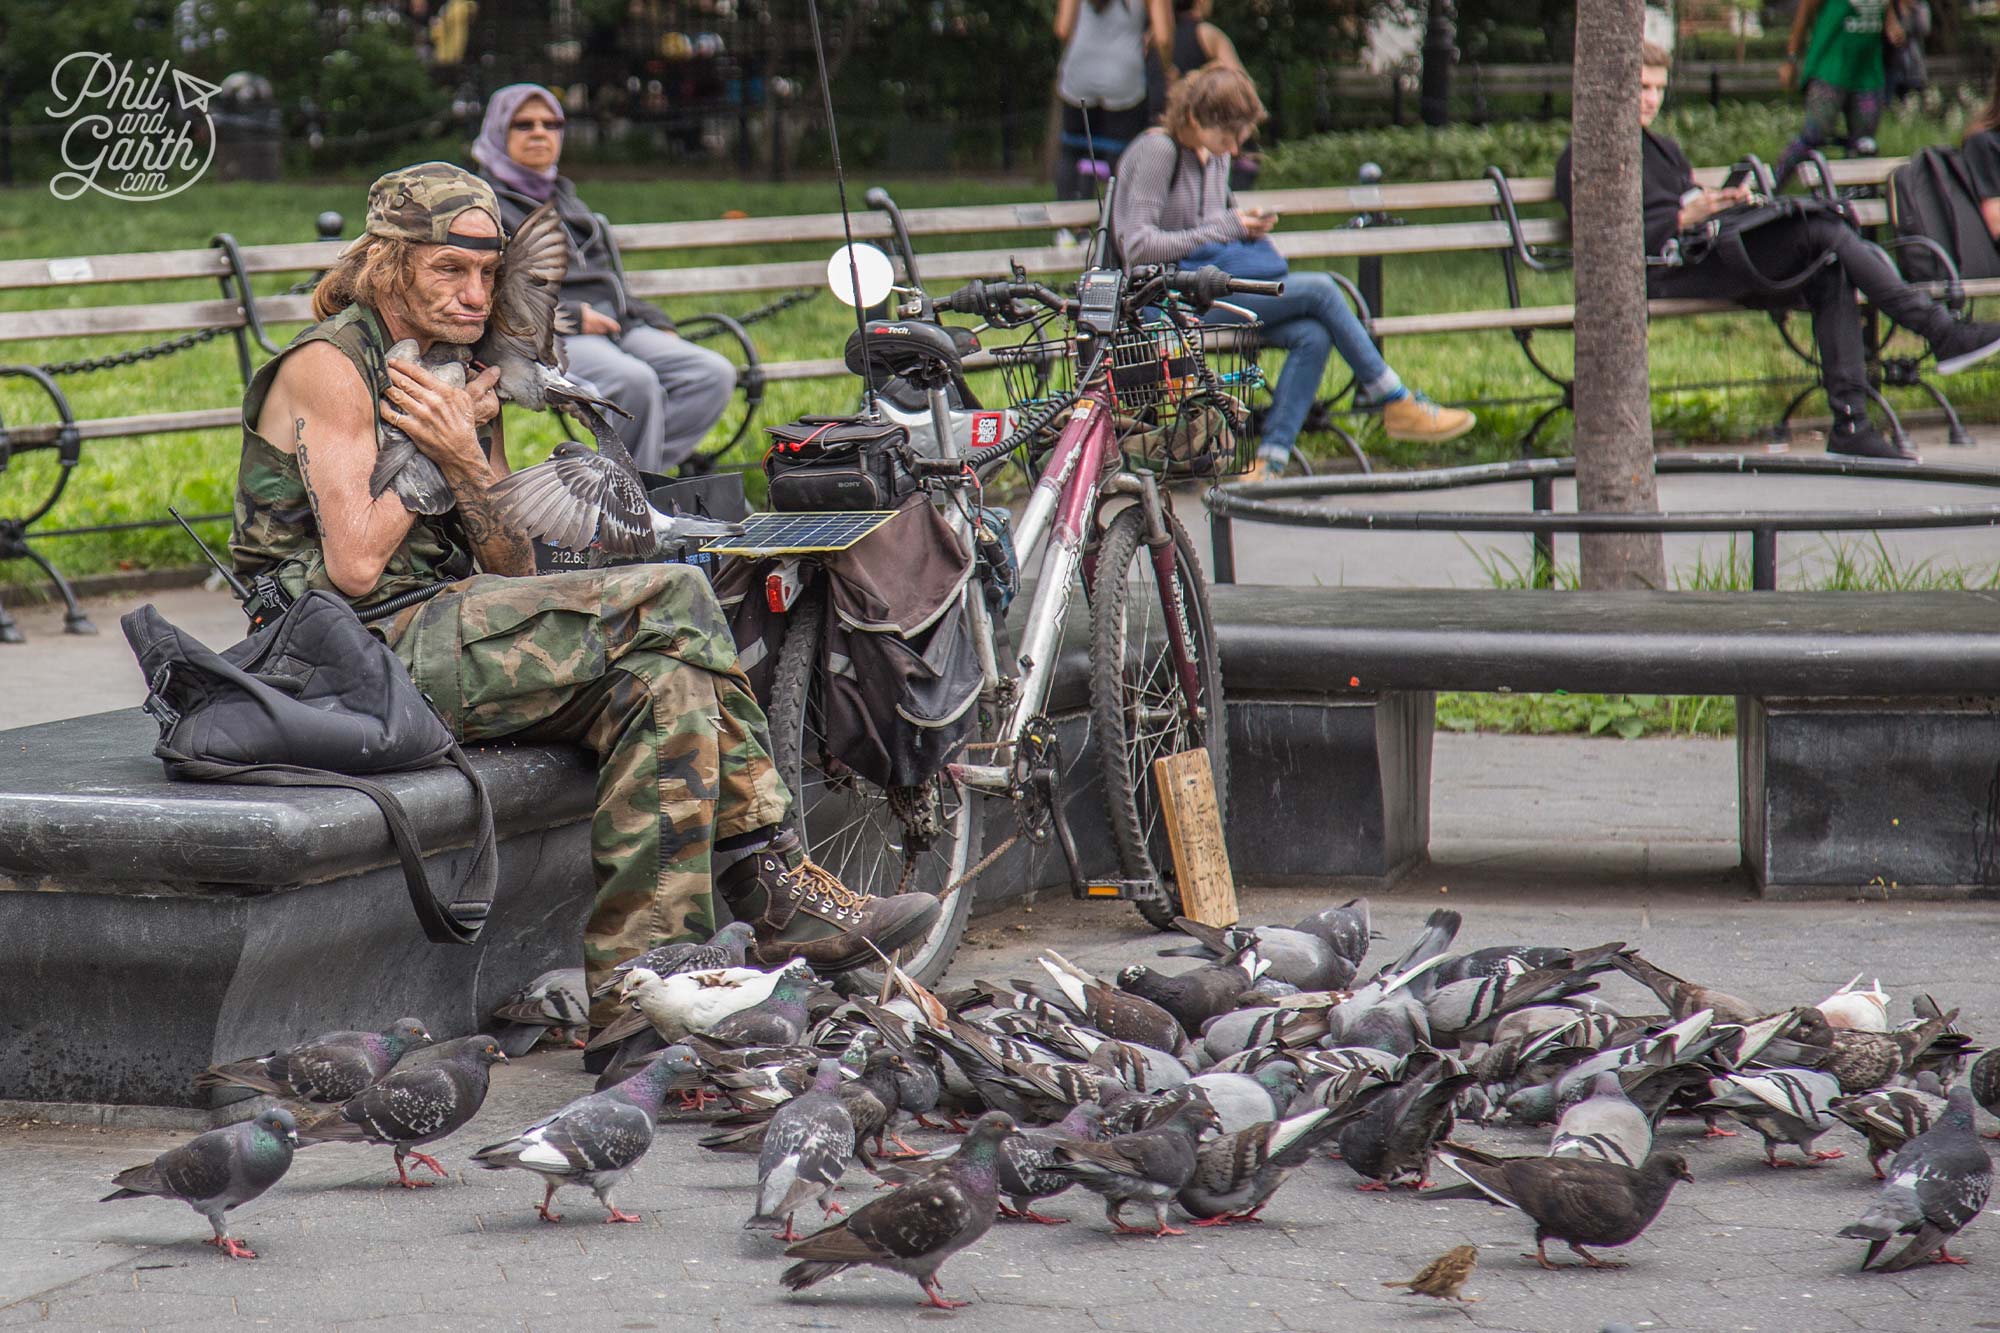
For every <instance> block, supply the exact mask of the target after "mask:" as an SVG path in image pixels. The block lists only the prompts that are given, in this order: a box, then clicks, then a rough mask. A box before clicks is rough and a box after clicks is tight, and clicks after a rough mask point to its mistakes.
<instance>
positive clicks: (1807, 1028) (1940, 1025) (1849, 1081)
mask: <svg viewBox="0 0 2000 1333" xmlns="http://www.w3.org/2000/svg"><path fill="white" fill-rule="evenodd" d="M1799 1015H1800V1021H1799V1024H1798V1026H1797V1028H1796V1029H1794V1031H1793V1034H1792V1035H1793V1037H1794V1039H1795V1040H1796V1041H1798V1042H1799V1043H1801V1044H1802V1045H1805V1046H1807V1047H1809V1048H1816V1049H1821V1050H1824V1051H1825V1052H1826V1056H1825V1061H1824V1063H1823V1064H1822V1065H1820V1068H1823V1069H1825V1070H1826V1071H1827V1072H1828V1073H1830V1074H1832V1075H1834V1076H1835V1077H1836V1078H1838V1079H1839V1080H1840V1090H1841V1091H1842V1092H1844V1093H1847V1094H1849V1095H1852V1094H1854V1093H1858V1092H1873V1091H1874V1090H1875V1089H1876V1088H1880V1087H1886V1086H1887V1085H1888V1084H1889V1083H1890V1082H1892V1081H1893V1080H1894V1079H1896V1078H1897V1077H1898V1076H1899V1075H1902V1074H1906V1073H1908V1072H1910V1070H1911V1069H1913V1068H1914V1067H1915V1066H1916V1064H1917V1062H1918V1061H1919V1060H1921V1059H1923V1058H1924V1055H1925V1053H1926V1052H1927V1051H1928V1050H1929V1049H1930V1047H1931V1045H1932V1043H1934V1042H1936V1041H1937V1040H1938V1039H1939V1038H1941V1037H1943V1036H1945V1034H1946V1033H1947V1032H1949V1031H1950V1029H1951V1025H1952V1021H1953V1020H1954V1019H1956V1018H1957V1017H1958V1010H1956V1009H1954V1010H1952V1011H1951V1012H1950V1013H1948V1014H1939V1015H1937V1016H1935V1017H1932V1018H1928V1019H1925V1020H1923V1021H1922V1022H1919V1023H1917V1024H1916V1025H1914V1026H1912V1027H1906V1028H1898V1029H1897V1030H1896V1031H1894V1032H1857V1031H1854V1030H1852V1029H1849V1028H1836V1027H1833V1026H1831V1025H1830V1024H1828V1023H1827V1021H1826V1018H1825V1016H1824V1015H1822V1014H1821V1013H1820V1012H1819V1011H1818V1010H1817V1009H1802V1010H1800V1011H1799Z"/></svg>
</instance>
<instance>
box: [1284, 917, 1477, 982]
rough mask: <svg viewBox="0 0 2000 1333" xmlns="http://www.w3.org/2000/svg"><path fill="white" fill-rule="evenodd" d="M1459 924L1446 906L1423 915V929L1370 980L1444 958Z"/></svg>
mask: <svg viewBox="0 0 2000 1333" xmlns="http://www.w3.org/2000/svg"><path fill="white" fill-rule="evenodd" d="M1463 924H1464V919H1463V918H1462V917H1460V916H1459V914H1458V913H1457V912H1454V911H1452V910H1451V909H1450V908H1449V907H1440V908H1438V909H1436V910H1435V911H1433V912H1432V913H1431V914H1430V915H1429V916H1428V917H1425V918H1424V925H1423V929H1421V930H1419V931H1418V932H1417V937H1416V938H1415V939H1413V940H1411V941H1410V945H1409V947H1408V948H1407V949H1404V950H1403V952H1402V953H1400V954H1398V955H1397V956H1396V958H1395V959H1394V960H1392V961H1391V962H1389V963H1387V964H1385V965H1384V966H1383V967H1382V969H1381V970H1380V971H1378V972H1377V973H1376V974H1375V976H1374V978H1373V980H1374V981H1386V980H1388V979H1389V978H1391V977H1397V976H1401V975H1403V974H1404V973H1406V972H1409V971H1411V970H1413V969H1415V968H1418V967H1421V966H1422V965H1424V964H1425V963H1428V962H1429V961H1430V960H1431V959H1433V958H1442V957H1444V953H1445V950H1447V949H1449V948H1451V942H1452V941H1453V940H1455V939H1457V938H1458V928H1459V927H1460V926H1461V925H1463ZM1301 925H1302V926H1303V923H1301Z"/></svg>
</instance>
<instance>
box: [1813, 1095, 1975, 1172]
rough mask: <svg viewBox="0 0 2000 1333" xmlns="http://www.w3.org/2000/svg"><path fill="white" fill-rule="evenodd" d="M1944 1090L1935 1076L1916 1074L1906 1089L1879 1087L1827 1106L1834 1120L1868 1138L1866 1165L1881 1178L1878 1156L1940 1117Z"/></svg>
mask: <svg viewBox="0 0 2000 1333" xmlns="http://www.w3.org/2000/svg"><path fill="white" fill-rule="evenodd" d="M1945 1105H1946V1103H1945V1092H1944V1088H1943V1087H1942V1086H1940V1085H1939V1083H1938V1080H1937V1075H1935V1074H1928V1073H1927V1074H1920V1075H1918V1077H1917V1080H1916V1082H1915V1083H1914V1084H1913V1085H1912V1086H1910V1087H1907V1088H1879V1089H1877V1090H1876V1091H1874V1092H1862V1093H1857V1094H1855V1095H1854V1096H1852V1097H1835V1098H1834V1099H1833V1100H1832V1101H1831V1102H1830V1103H1828V1104H1827V1109H1828V1110H1829V1111H1831V1112H1832V1113H1833V1116H1834V1118H1835V1119H1837V1120H1838V1121H1840V1123H1841V1124H1843V1125H1846V1126H1847V1127H1848V1128H1849V1129H1852V1130H1854V1131H1855V1132H1856V1133H1858V1134H1860V1135H1861V1137H1863V1138H1865V1139H1867V1140H1868V1165H1869V1166H1870V1167H1871V1168H1873V1170H1874V1172H1875V1179H1877V1180H1882V1179H1885V1177H1884V1176H1883V1174H1882V1159H1883V1158H1884V1157H1887V1156H1888V1155H1889V1154H1890V1153H1893V1152H1895V1151H1896V1150H1897V1149H1899V1148H1901V1147H1902V1146H1903V1145H1904V1144H1906V1143H1908V1142H1909V1141H1910V1140H1911V1139H1914V1138H1915V1137H1917V1135H1919V1134H1922V1133H1923V1132H1924V1131H1925V1130H1928V1129H1929V1128H1930V1127H1931V1126H1932V1125H1934V1124H1936V1123H1937V1122H1938V1121H1939V1120H1940V1119H1941V1118H1943V1116H1944V1112H1945Z"/></svg>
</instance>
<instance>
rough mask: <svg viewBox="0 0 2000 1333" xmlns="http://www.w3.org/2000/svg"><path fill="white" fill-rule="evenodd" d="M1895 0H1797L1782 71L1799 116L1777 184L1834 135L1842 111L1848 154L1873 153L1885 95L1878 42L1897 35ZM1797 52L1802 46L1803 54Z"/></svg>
mask: <svg viewBox="0 0 2000 1333" xmlns="http://www.w3.org/2000/svg"><path fill="white" fill-rule="evenodd" d="M1901 2H1902V0H1799V7H1798V9H1797V11H1796V12H1795V13H1794V14H1793V15H1792V36H1791V41H1790V42H1789V43H1787V44H1786V47H1785V52H1786V58H1785V64H1784V67H1783V71H1782V78H1783V80H1784V84H1785V86H1786V87H1787V88H1790V87H1793V86H1795V83H1802V85H1803V87H1804V89H1805V95H1806V123H1805V128H1804V129H1802V130H1800V131H1799V137H1798V138H1796V139H1794V140H1792V141H1791V143H1789V144H1787V145H1786V147H1785V151H1784V154H1783V156H1781V157H1780V158H1779V159H1778V171H1777V175H1778V184H1779V185H1783V184H1784V183H1785V182H1786V180H1788V179H1790V177H1791V174H1792V172H1793V171H1795V170H1797V169H1798V165H1799V163H1801V162H1803V161H1805V157H1806V154H1807V153H1809V152H1812V151H1813V150H1815V149H1817V148H1819V147H1821V146H1822V145H1823V144H1826V143H1828V142H1829V141H1831V140H1832V138H1833V130H1834V126H1835V125H1837V124H1838V123H1839V122H1840V120H1841V118H1842V117H1843V116H1845V117H1846V120H1847V138H1846V139H1845V140H1843V141H1842V143H1843V145H1844V146H1845V147H1846V149H1847V151H1848V154H1849V155H1850V156H1853V157H1872V156H1874V154H1875V125H1876V122H1878V121H1879V120H1881V118H1882V103H1883V102H1884V101H1885V100H1886V98H1887V88H1888V83H1889V78H1888V73H1887V71H1886V69H1885V68H1884V65H1883V51H1884V47H1885V43H1888V42H1900V41H1902V26H1901V23H1900V21H1899V11H1900V8H1901ZM1801 52H1803V53H1804V55H1803V59H1802V58H1801Z"/></svg>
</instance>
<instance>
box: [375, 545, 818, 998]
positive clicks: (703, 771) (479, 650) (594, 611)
mask: <svg viewBox="0 0 2000 1333" xmlns="http://www.w3.org/2000/svg"><path fill="white" fill-rule="evenodd" d="M386 628H387V637H388V640H389V643H390V645H391V646H392V647H393V648H394V649H395V650H396V653H397V655H398V656H399V657H401V658H402V659H403V661H404V662H405V663H406V664H408V666H409V667H410V672H411V674H412V675H413V676H414V677H415V678H416V682H417V685H418V687H419V688H421V689H422V690H423V691H424V693H426V694H427V695H429V696H430V698H431V701H432V703H433V704H435V705H436V706H437V708H438V711H439V712H440V713H441V714H443V716H444V718H445V720H446V722H447V723H448V724H449V725H450V726H451V728H452V730H453V731H454V732H455V733H456V734H457V735H458V736H459V737H460V739H462V740H467V741H479V740H491V739H495V738H497V737H502V736H504V737H507V738H509V739H511V740H523V741H552V740H566V741H574V742H577V743H579V744H581V745H583V746H585V747H587V748H588V749H590V750H591V751H593V752H594V753H595V754H596V755H597V758H598V768H597V813H596V816H595V818H594V819H593V821H592V823H591V833H590V848H591V861H592V864H593V867H594V869H595V871H596V879H597V901H596V906H595V907H594V909H593V910H592V912H591V915H590V921H589V924H588V925H587V926H586V927H585V928H584V940H583V946H584V964H585V969H586V972H587V976H588V980H589V981H590V984H591V985H592V986H593V987H594V986H595V985H596V984H597V982H598V981H599V980H601V979H602V978H603V977H604V976H605V975H606V974H607V973H609V971H610V970H611V967H612V965H613V964H615V963H617V962H620V961H621V960H623V959H626V958H630V957H632V956H633V955H634V954H637V953H640V952H643V951H644V950H646V949H649V948H652V947H653V946H655V945H658V944H665V943H668V942H670V941H675V940H691V939H705V938H707V937H708V935H709V934H710V933H711V932H712V931H713V930H714V928H715V909H714V905H713V900H712V896H711V892H712V879H711V867H710V855H711V849H712V846H713V843H714V841H715V840H716V839H717V838H729V837H736V836H739V835H742V834H745V833H750V832H753V831H755V830H757V829H760V828H764V827H767V826H769V825H772V824H776V823H779V822H781V821H782V820H783V819H784V818H785V815H786V812H787V810H788V808H789V806H790V798H789V797H788V796H787V794H786V792H785V787H784V783H783V781H782V780H781V779H780V778H779V776H778V771H777V768H776V766H775V765H774V764H773V763H772V762H771V757H770V754H769V753H768V751H767V745H768V736H769V731H768V727H767V725H766V722H765V719H764V711H763V709H762V708H760V707H758V705H757V701H756V699H755V698H754V697H753V696H752V695H751V693H750V687H749V683H748V682H747V681H746V680H745V679H744V677H743V672H742V671H741V669H740V668H739V667H738V666H737V664H736V647H735V644H734V642H733V641H732V640H731V638H730V634H729V627H728V625H727V624H726V623H725V622H724V620H723V618H722V610H721V608H720V607H719V606H717V605H716V601H715V594H714V593H713V591H711V589H710V588H709V585H708V580H707V579H706V578H704V577H703V576H702V575H701V573H700V572H699V571H697V570H695V569H692V568H690V567H689V566H686V565H628V566H621V567H619V568H614V569H600V570H580V571H576V572H573V573H565V574H545V575H541V576H539V577H536V578H503V577H500V576H497V575H482V576H480V577H478V578H474V579H468V580H466V581H465V582H464V583H463V584H461V585H459V586H458V587H455V588H453V589H451V590H449V591H447V592H444V593H440V594H439V595H438V596H436V597H435V598H433V599H431V600H430V601H428V602H425V603H423V604H422V605H420V606H418V607H414V608H412V609H411V610H409V611H405V612H403V613H402V614H400V615H398V616H397V617H396V618H395V619H394V620H393V621H392V622H390V624H389V625H388V626H387V627H386Z"/></svg>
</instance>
